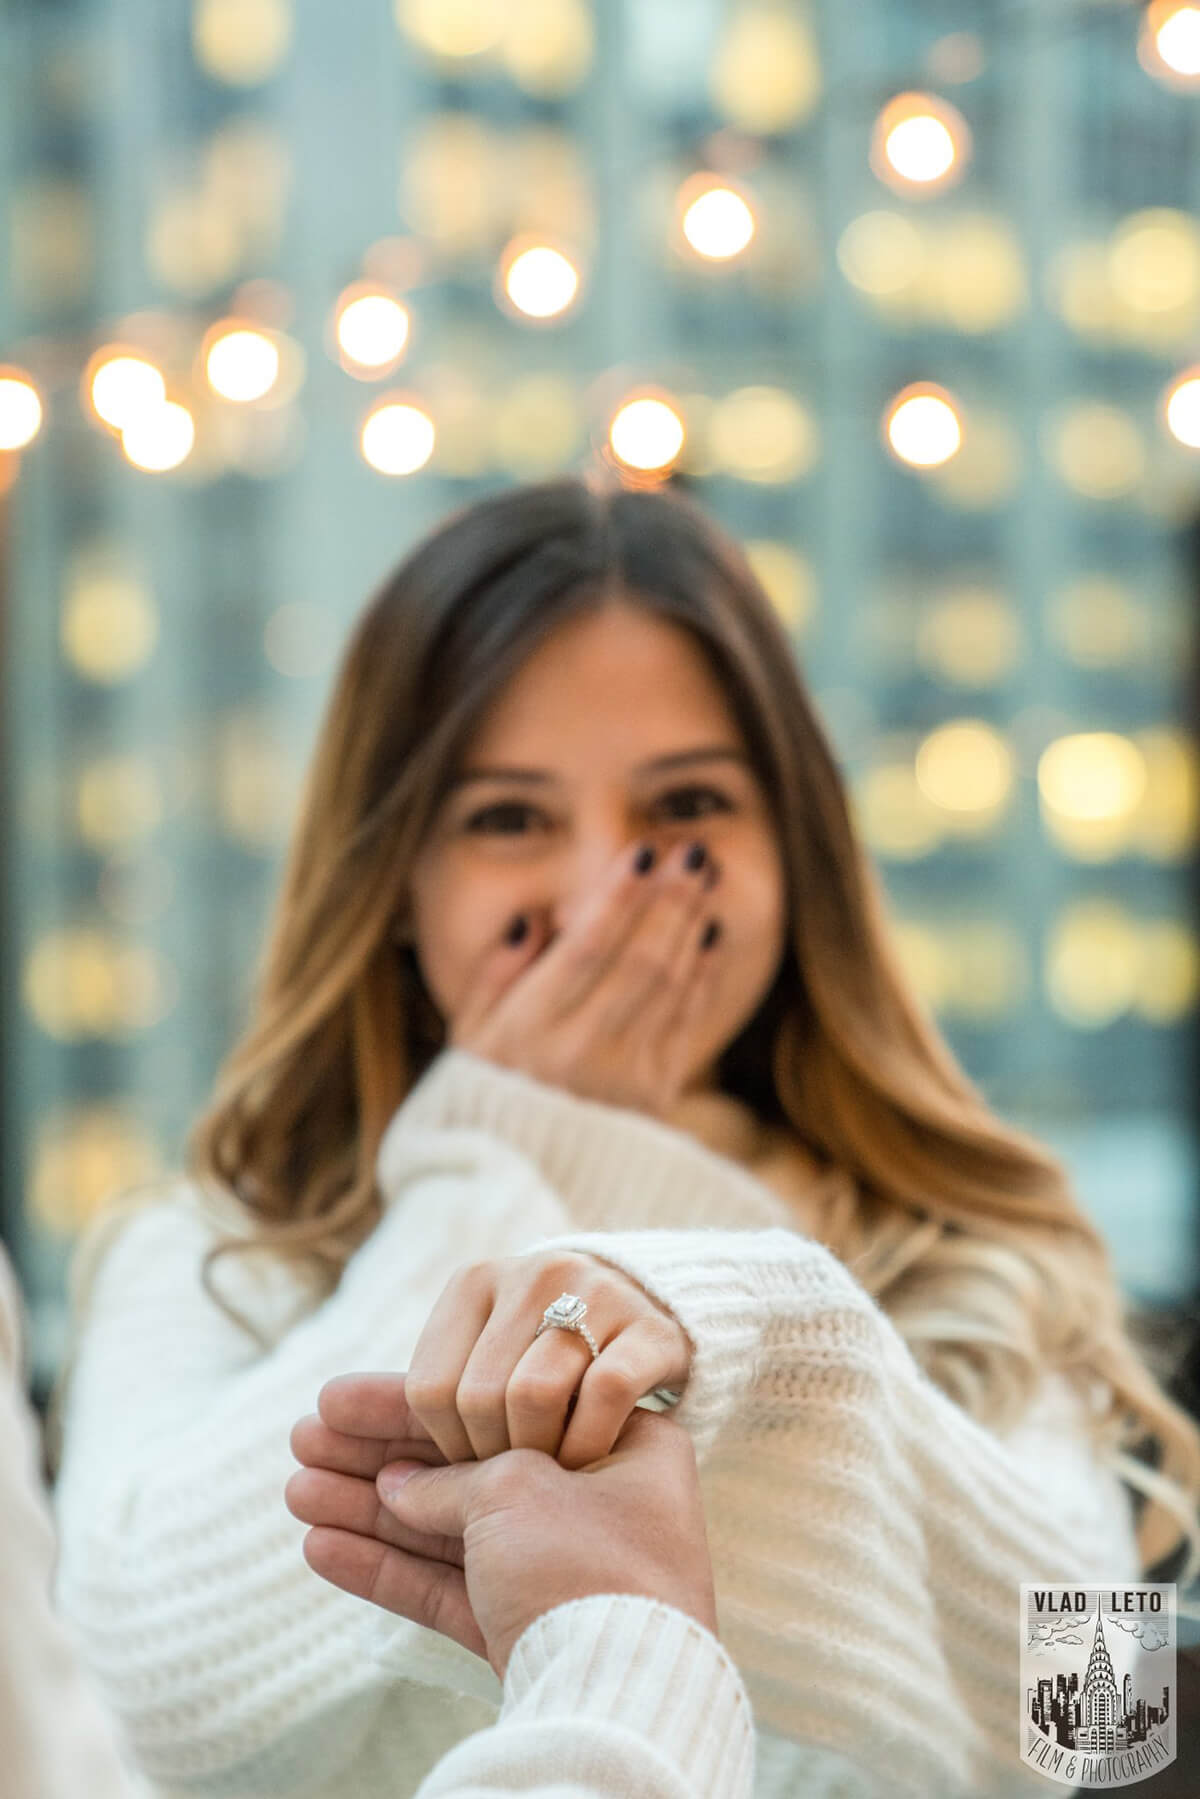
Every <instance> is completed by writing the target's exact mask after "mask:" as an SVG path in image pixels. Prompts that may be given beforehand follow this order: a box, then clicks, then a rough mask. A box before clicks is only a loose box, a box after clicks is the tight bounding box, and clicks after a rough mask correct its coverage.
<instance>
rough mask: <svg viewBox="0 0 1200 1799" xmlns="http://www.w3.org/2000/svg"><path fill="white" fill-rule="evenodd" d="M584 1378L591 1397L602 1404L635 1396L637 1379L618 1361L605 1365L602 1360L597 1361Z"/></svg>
mask: <svg viewBox="0 0 1200 1799" xmlns="http://www.w3.org/2000/svg"><path fill="white" fill-rule="evenodd" d="M585 1379H586V1381H587V1383H588V1386H589V1388H590V1390H591V1394H592V1396H593V1398H595V1399H598V1400H600V1402H601V1403H602V1404H604V1405H607V1404H610V1403H615V1402H617V1401H618V1400H624V1399H630V1398H631V1397H637V1395H635V1394H634V1388H635V1386H636V1385H637V1381H636V1379H635V1377H634V1376H633V1375H632V1374H631V1373H630V1371H629V1369H628V1368H623V1367H622V1366H621V1365H620V1363H617V1362H611V1363H609V1364H608V1365H607V1366H605V1364H604V1363H603V1362H597V1363H596V1364H595V1365H594V1367H593V1368H592V1370H591V1372H590V1373H589V1374H588V1375H586V1376H585Z"/></svg>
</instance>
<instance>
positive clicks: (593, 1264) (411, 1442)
mask: <svg viewBox="0 0 1200 1799" xmlns="http://www.w3.org/2000/svg"><path fill="white" fill-rule="evenodd" d="M563 1292H570V1293H574V1294H576V1295H577V1296H578V1297H579V1298H581V1299H583V1300H585V1301H586V1303H587V1306H588V1312H587V1316H586V1319H585V1320H584V1322H585V1323H586V1324H587V1326H588V1328H589V1330H590V1331H591V1333H592V1335H593V1337H594V1339H595V1342H596V1347H597V1349H598V1350H599V1351H600V1353H599V1355H598V1356H597V1357H596V1358H595V1360H593V1358H592V1353H591V1350H590V1349H589V1347H588V1345H587V1342H586V1341H585V1339H584V1338H583V1337H582V1336H581V1335H580V1334H579V1333H578V1332H577V1331H570V1330H564V1329H561V1328H553V1329H547V1330H545V1331H543V1333H542V1335H541V1336H540V1337H539V1336H536V1335H535V1332H536V1330H537V1326H538V1324H539V1323H540V1322H541V1319H542V1315H543V1313H544V1311H545V1309H546V1307H547V1306H548V1305H550V1304H551V1303H552V1301H553V1300H555V1299H557V1298H558V1296H559V1295H560V1294H561V1293H563ZM690 1359H691V1345H690V1343H689V1340H688V1338H687V1335H686V1333H685V1332H684V1331H683V1329H682V1328H681V1326H680V1325H679V1324H678V1323H677V1321H676V1320H675V1319H674V1318H673V1317H672V1316H671V1314H670V1313H668V1312H666V1311H664V1310H663V1308H662V1307H661V1306H659V1305H658V1303H657V1302H656V1301H655V1300H653V1299H651V1298H650V1297H649V1296H648V1295H647V1294H646V1293H644V1292H643V1291H642V1289H641V1288H640V1287H638V1286H636V1285H635V1283H634V1282H632V1281H631V1280H629V1279H628V1278H627V1277H626V1276H625V1275H623V1274H621V1273H620V1272H619V1271H617V1270H615V1269H612V1268H609V1267H608V1266H606V1265H605V1264H603V1263H601V1262H599V1261H598V1260H597V1259H596V1258H595V1257H593V1256H589V1255H586V1254H582V1253H575V1252H564V1251H560V1250H549V1251H541V1252H530V1253H528V1254H525V1255H518V1256H508V1257H503V1258H500V1259H498V1260H492V1261H483V1262H475V1263H472V1264H470V1265H469V1266H466V1267H463V1268H461V1269H459V1270H458V1271H457V1272H456V1273H455V1274H454V1275H453V1276H452V1277H451V1279H450V1280H449V1282H448V1283H447V1285H446V1287H445V1288H444V1290H443V1292H442V1295H441V1297H440V1298H439V1300H438V1301H437V1304H436V1305H435V1306H434V1309H433V1311H432V1313H431V1314H430V1316H429V1319H428V1321H427V1323H426V1325H425V1328H424V1330H423V1331H422V1333H421V1336H420V1338H419V1340H418V1343H417V1346H416V1349H415V1350H414V1352H413V1355H412V1358H411V1366H410V1368H409V1369H408V1371H407V1372H406V1373H402V1374H348V1375H342V1376H339V1377H338V1378H336V1379H334V1380H330V1381H327V1382H326V1384H325V1386H324V1387H323V1388H322V1389H321V1392H320V1395H319V1398H318V1410H317V1412H316V1414H314V1415H312V1416H310V1417H306V1418H302V1419H301V1420H300V1421H299V1423H298V1424H297V1425H296V1426H295V1428H294V1429H293V1431H292V1438H291V1444H292V1452H293V1454H294V1455H295V1457H296V1459H297V1460H298V1461H299V1462H301V1463H302V1464H303V1466H302V1468H301V1470H300V1472H299V1473H297V1474H294V1475H293V1476H292V1478H291V1480H290V1481H289V1482H288V1485H287V1490H286V1499H287V1504H288V1507H289V1509H290V1510H291V1511H292V1512H293V1514H294V1515H295V1516H296V1517H297V1518H299V1519H301V1520H302V1521H303V1522H304V1523H306V1524H308V1525H310V1526H311V1527H312V1528H311V1529H310V1530H309V1532H308V1536H307V1538H306V1539H305V1556H306V1559H307V1560H308V1562H309V1564H310V1566H311V1567H312V1568H313V1569H314V1570H315V1572H317V1573H318V1574H321V1575H323V1576H324V1578H325V1579H327V1580H329V1581H331V1582H332V1583H333V1584H334V1585H336V1586H340V1587H343V1588H344V1589H346V1590H347V1591H348V1592H352V1593H356V1594H358V1595H359V1596H360V1597H362V1598H370V1599H374V1600H375V1601H376V1603H378V1604H381V1605H384V1606H385V1607H387V1608H388V1609H390V1610H392V1611H396V1612H399V1613H401V1614H402V1615H405V1616H408V1617H411V1618H414V1619H416V1620H417V1621H418V1622H423V1623H426V1624H429V1625H431V1626H432V1627H433V1628H436V1629H439V1630H442V1631H444V1632H445V1633H446V1634H448V1635H450V1636H452V1637H454V1638H455V1639H456V1640H457V1641H458V1642H460V1643H462V1644H463V1645H464V1647H466V1648H469V1649H472V1650H474V1651H475V1652H476V1653H477V1654H481V1655H485V1656H487V1658H488V1659H489V1660H490V1661H491V1663H492V1666H493V1667H494V1668H495V1670H496V1672H497V1673H498V1674H500V1675H501V1676H503V1673H504V1667H505V1664H506V1662H507V1656H508V1653H509V1651H510V1650H511V1647H512V1644H513V1642H514V1641H515V1640H516V1638H517V1637H518V1636H519V1635H520V1634H521V1631H522V1630H523V1629H524V1628H525V1626H526V1625H527V1624H528V1623H529V1622H530V1621H531V1619H532V1617H534V1616H536V1615H537V1613H538V1612H539V1611H540V1610H542V1609H545V1608H546V1607H548V1606H549V1605H551V1604H553V1603H560V1602H562V1601H563V1600H566V1599H570V1598H575V1597H582V1596H584V1595H585V1594H587V1593H588V1592H590V1591H595V1590H606V1589H607V1590H613V1589H619V1590H623V1591H634V1592H638V1591H640V1592H643V1593H645V1594H646V1595H647V1596H649V1597H656V1596H657V1597H664V1596H666V1597H669V1598H671V1599H672V1600H673V1602H674V1603H675V1604H677V1605H678V1606H680V1607H681V1608H684V1609H687V1610H688V1611H690V1612H691V1613H692V1615H693V1616H696V1617H698V1618H700V1620H701V1621H702V1622H704V1623H706V1624H708V1625H709V1627H710V1628H715V1617H714V1615H713V1611H712V1604H713V1601H712V1589H711V1575H710V1573H709V1571H708V1566H707V1559H706V1557H705V1555H704V1552H703V1535H704V1528H703V1516H702V1512H701V1509H700V1505H699V1489H698V1486H697V1484H696V1471H695V1460H694V1457H693V1455H692V1452H691V1445H690V1439H689V1438H688V1437H687V1434H686V1432H684V1431H681V1430H680V1429H679V1426H678V1425H677V1424H675V1423H674V1421H673V1420H669V1419H661V1418H659V1419H656V1418H654V1416H653V1414H648V1413H646V1412H644V1411H639V1410H638V1409H637V1402H638V1400H639V1399H641V1398H643V1397H644V1396H645V1395H646V1394H647V1393H649V1392H651V1391H652V1390H653V1389H654V1388H655V1387H656V1386H667V1385H669V1386H672V1387H677V1388H679V1387H683V1386H684V1385H685V1384H686V1381H687V1377H688V1371H689V1367H690ZM635 1414H636V1416H635ZM654 1441H657V1442H658V1444H659V1451H660V1453H659V1454H658V1455H655V1454H654V1453H653V1450H652V1443H653V1442H654ZM510 1450H511V1451H515V1452H517V1453H515V1454H508V1453H506V1452H508V1451H510ZM535 1451H542V1452H544V1453H543V1454H541V1455H536V1454H534V1453H533V1452H535ZM497 1458H502V1459H497ZM551 1458H553V1459H551ZM630 1458H632V1460H631V1459H630ZM468 1463H473V1464H475V1472H472V1471H471V1470H470V1469H469V1468H468V1467H466V1466H465V1465H464V1466H461V1468H456V1464H468ZM481 1463H483V1464H488V1467H480V1466H479V1464H481ZM422 1467H424V1468H426V1469H430V1470H439V1469H441V1470H445V1473H444V1475H441V1476H439V1481H440V1482H441V1483H442V1484H441V1485H440V1486H439V1490H438V1491H437V1492H436V1493H434V1492H427V1493H423V1495H422V1496H421V1498H420V1499H419V1500H417V1499H409V1500H408V1501H407V1502H406V1501H405V1500H404V1499H403V1497H402V1496H401V1491H400V1488H401V1482H402V1480H403V1478H404V1476H405V1474H406V1473H407V1472H411V1471H412V1470H413V1469H414V1468H415V1469H417V1470H420V1469H421V1468H422ZM489 1467H490V1469H494V1470H495V1471H496V1473H495V1476H494V1477H493V1476H492V1475H491V1473H490V1472H489ZM566 1469H572V1470H581V1469H587V1470H588V1480H589V1488H590V1483H591V1481H592V1480H593V1479H594V1478H596V1476H597V1475H600V1476H602V1477H603V1478H602V1479H601V1483H600V1486H598V1487H597V1489H596V1491H595V1493H594V1495H590V1493H589V1496H586V1497H585V1495H583V1494H581V1493H578V1494H577V1493H576V1492H575V1489H574V1487H573V1486H572V1485H571V1482H572V1481H573V1480H575V1479H578V1478H579V1476H578V1474H577V1473H576V1474H574V1475H572V1476H571V1477H570V1478H569V1479H568V1477H567V1476H566V1475H565V1474H564V1472H563V1471H564V1470H566ZM460 1475H461V1478H460ZM447 1481H448V1482H449V1483H450V1484H449V1485H446V1484H445V1482H447ZM564 1482H566V1485H567V1486H569V1487H570V1492H569V1494H568V1492H567V1490H566V1487H565V1486H564V1485H563V1483H564ZM601 1488H603V1491H601ZM568 1510H569V1512H570V1514H571V1516H570V1520H568V1515H567V1513H568ZM660 1512H661V1513H662V1514H663V1516H662V1517H659V1516H658V1514H659V1513H660ZM667 1516H670V1517H672V1518H674V1519H675V1522H676V1525H677V1526H678V1527H679V1528H680V1529H684V1536H685V1538H686V1539H687V1541H685V1543H684V1548H685V1550H686V1548H687V1542H690V1541H691V1539H692V1538H694V1539H695V1543H696V1552H695V1553H694V1554H688V1553H678V1554H676V1555H675V1557H674V1560H675V1561H677V1562H678V1563H679V1566H678V1567H674V1566H672V1567H671V1568H670V1569H667V1568H665V1567H664V1566H663V1565H662V1557H661V1552H660V1549H659V1547H658V1543H659V1538H660V1536H661V1534H662V1530H663V1527H664V1524H665V1521H666V1517H667ZM685 1518H686V1519H688V1520H690V1523H689V1524H688V1525H687V1526H686V1528H685V1526H684V1520H685ZM617 1519H620V1520H621V1521H622V1522H621V1528H620V1530H619V1532H618V1534H617V1540H616V1541H615V1542H612V1543H608V1542H607V1541H606V1534H605V1533H606V1532H607V1533H609V1534H610V1535H611V1530H612V1525H613V1523H614V1522H615V1521H616V1520H617ZM639 1521H640V1522H639ZM580 1530H582V1531H583V1535H584V1538H585V1539H587V1540H586V1541H585V1542H583V1543H579V1544H578V1545H577V1548H578V1553H579V1555H580V1556H582V1558H583V1559H582V1560H581V1561H580V1563H579V1565H578V1566H575V1565H574V1562H573V1560H572V1556H573V1554H574V1553H575V1549H574V1548H573V1545H574V1544H575V1539H576V1538H577V1537H578V1536H579V1532H580ZM497 1531H500V1538H498V1537H497V1534H496V1533H497ZM639 1531H641V1532H642V1534H644V1535H645V1537H646V1542H645V1543H644V1544H642V1543H640V1541H639ZM688 1531H690V1537H689V1536H688ZM472 1533H473V1536H472ZM472 1541H473V1543H474V1549H473V1552H469V1545H470V1544H471V1543H472ZM522 1545H524V1548H522ZM472 1554H473V1560H472ZM514 1557H516V1558H517V1561H519V1562H520V1563H521V1564H522V1565H521V1566H520V1567H519V1568H518V1567H517V1566H516V1564H515V1563H514ZM606 1567H607V1569H608V1572H607V1573H606V1572H605V1569H606ZM530 1570H532V1571H533V1573H534V1574H535V1575H536V1576H537V1578H536V1579H535V1580H534V1581H533V1582H532V1586H533V1588H534V1589H535V1590H530V1589H531V1583H530V1578H529V1574H530ZM597 1581H599V1587H598V1588H597V1586H596V1584H595V1583H596V1582H597Z"/></svg>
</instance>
